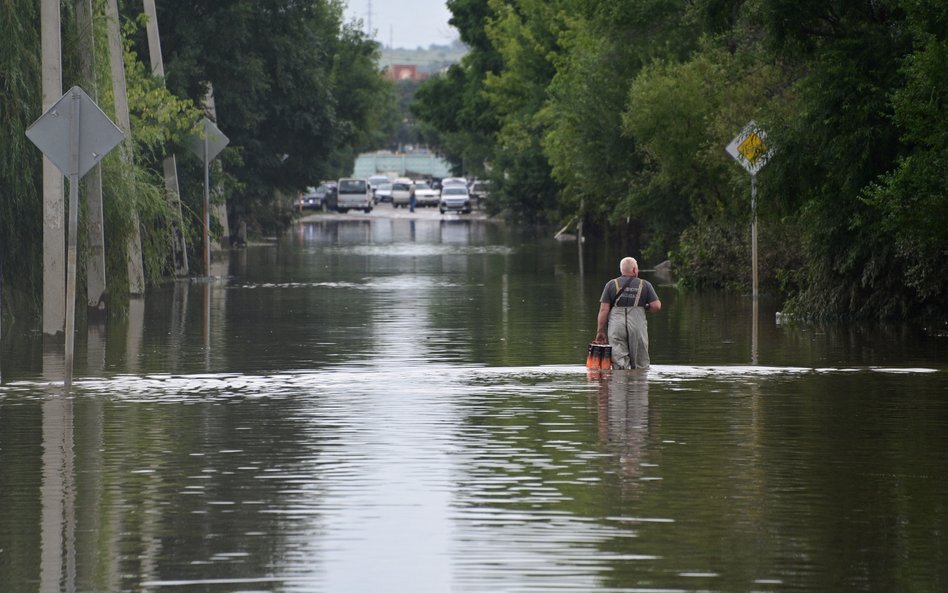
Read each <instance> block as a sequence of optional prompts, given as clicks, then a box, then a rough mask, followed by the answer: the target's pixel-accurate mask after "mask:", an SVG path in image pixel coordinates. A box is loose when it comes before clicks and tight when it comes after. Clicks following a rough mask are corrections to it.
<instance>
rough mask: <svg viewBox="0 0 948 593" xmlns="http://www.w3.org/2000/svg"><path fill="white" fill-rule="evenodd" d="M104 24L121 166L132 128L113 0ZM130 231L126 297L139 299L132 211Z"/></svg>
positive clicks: (140, 272)
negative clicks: (119, 134) (120, 136)
mask: <svg viewBox="0 0 948 593" xmlns="http://www.w3.org/2000/svg"><path fill="white" fill-rule="evenodd" d="M105 12H106V22H107V27H108V35H109V65H110V68H111V70H112V96H113V97H114V100H115V119H116V123H117V124H118V126H119V128H121V129H122V131H123V132H125V141H124V142H122V144H121V145H120V146H119V150H120V151H121V152H120V153H119V158H121V159H122V162H123V163H130V162H131V161H132V154H131V142H132V140H131V137H132V135H131V131H132V124H131V118H130V116H129V112H128V85H127V84H126V82H125V59H124V51H123V48H122V32H121V30H120V29H119V11H118V2H117V1H116V0H107V1H106V3H105ZM131 214H132V230H131V233H130V234H129V237H128V243H127V244H126V246H125V259H126V262H127V269H128V293H129V294H130V295H132V296H138V295H142V294H144V293H145V271H144V266H143V265H142V235H141V226H140V225H139V222H138V210H137V209H132V212H131Z"/></svg>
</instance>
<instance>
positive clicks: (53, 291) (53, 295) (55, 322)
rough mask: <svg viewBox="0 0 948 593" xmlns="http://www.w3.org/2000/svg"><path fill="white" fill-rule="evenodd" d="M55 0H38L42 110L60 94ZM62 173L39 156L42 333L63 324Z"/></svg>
mask: <svg viewBox="0 0 948 593" xmlns="http://www.w3.org/2000/svg"><path fill="white" fill-rule="evenodd" d="M59 27H60V18H59V0H42V2H41V4H40V35H41V42H40V43H41V46H42V48H41V56H42V58H41V59H42V71H43V74H42V81H43V112H44V113H45V112H46V110H47V109H49V108H50V107H52V106H53V104H54V103H56V101H58V100H59V98H60V97H61V96H62V94H63V82H62V49H61V40H60V33H59ZM64 186H65V183H64V180H63V174H62V173H61V172H60V171H59V169H58V168H56V165H54V164H53V163H52V161H50V160H49V159H48V158H47V157H45V156H44V157H43V333H44V334H56V333H59V332H62V331H64V330H65V327H66V229H65V226H64V224H65V216H66V207H65V196H64Z"/></svg>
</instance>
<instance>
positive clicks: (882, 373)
mask: <svg viewBox="0 0 948 593" xmlns="http://www.w3.org/2000/svg"><path fill="white" fill-rule="evenodd" d="M622 255H623V254H620V253H607V252H603V251H602V250H598V251H596V250H594V249H593V248H592V247H587V248H586V252H585V253H583V254H582V255H580V253H579V249H578V246H577V244H576V243H557V242H555V241H553V240H552V239H551V238H550V237H549V234H548V233H534V232H532V231H530V230H523V229H510V228H505V227H503V226H501V225H498V224H495V223H490V222H484V221H476V220H474V221H472V220H463V219H460V220H459V219H456V218H454V217H449V218H446V219H445V220H443V221H441V220H438V219H434V218H431V217H419V219H417V220H409V219H407V218H385V217H383V216H370V217H352V219H351V220H347V221H338V220H335V219H334V218H333V219H330V217H325V218H317V219H316V220H315V221H309V222H303V223H300V224H299V225H297V226H295V227H294V228H293V229H292V231H291V232H290V233H288V234H286V235H285V236H283V237H281V238H279V240H278V241H274V242H273V243H271V244H266V245H255V246H251V247H248V248H247V249H245V250H241V251H238V252H234V253H232V254H231V255H230V256H229V258H228V259H226V260H224V261H220V262H218V263H217V264H216V269H215V271H214V277H213V278H212V279H211V280H210V281H208V282H190V283H188V282H183V283H178V284H176V285H169V286H167V287H164V288H161V289H158V290H154V291H152V292H150V293H149V294H148V296H147V298H145V299H144V300H143V301H141V302H137V303H135V304H134V306H133V307H132V308H131V310H130V312H129V316H128V319H127V320H124V321H121V322H116V321H112V322H109V323H108V324H107V325H87V324H85V323H80V324H79V325H78V328H79V332H78V333H77V338H76V348H77V350H76V356H75V365H74V367H75V372H74V379H73V386H72V390H71V392H70V393H69V394H68V395H64V393H63V388H62V383H63V366H62V365H63V363H62V346H61V345H57V343H56V340H45V341H44V340H43V338H42V337H40V336H39V335H38V334H37V333H36V332H35V331H34V330H33V328H31V327H30V328H24V327H21V325H20V324H15V325H13V326H12V327H4V328H3V334H2V342H0V591H2V592H3V593H20V592H26V593H33V592H40V593H50V592H59V591H64V592H110V593H111V592H119V591H128V592H149V593H164V592H167V593H197V592H202V593H205V592H206V593H225V592H226V593H231V592H242V593H249V592H255V593H259V592H271V593H278V592H279V593H302V592H306V593H310V592H312V593H348V592H353V593H362V592H366V593H375V592H381V591H384V592H405V593H446V592H458V593H460V592H472V593H474V592H477V593H481V592H484V593H486V592H490V593H497V592H509V593H527V592H533V593H548V592H553V593H565V592H582V593H598V592H616V593H618V592H623V593H627V592H628V593H630V592H647V593H662V592H679V591H681V592H699V591H713V592H751V591H760V592H783V591H811V592H828V591H832V592H834V593H839V592H849V591H878V592H886V593H891V592H900V591H906V592H908V591H913V592H914V591H922V592H940V591H948V478H946V475H948V372H946V371H948V364H946V362H948V356H946V354H948V338H946V337H943V336H939V335H938V332H937V331H931V330H929V331H925V329H924V328H907V327H901V326H899V327H877V326H853V325H845V326H843V325H829V326H828V325H820V326H814V325H802V324H801V325H787V324H783V325H778V324H777V323H776V322H775V313H776V310H775V309H776V307H775V306H774V305H773V303H770V302H769V301H767V300H766V299H764V300H762V302H761V303H760V308H759V312H758V319H759V323H758V324H757V328H756V329H757V335H756V336H755V335H754V331H753V330H754V324H753V323H752V307H751V303H750V300H749V299H748V298H747V297H746V296H741V295H724V294H718V293H715V294H702V295H696V294H690V293H686V292H680V291H678V290H677V289H676V288H675V287H674V285H673V279H671V278H666V277H661V276H658V275H655V274H654V273H648V272H646V273H644V274H643V276H645V277H647V278H648V279H650V280H651V281H652V282H653V283H654V284H655V285H656V287H657V291H658V293H659V296H660V297H661V299H662V301H663V303H664V307H663V309H662V311H661V312H660V313H658V314H655V315H650V316H649V324H650V326H649V329H650V337H651V358H652V364H653V366H652V368H651V369H650V370H649V371H647V372H631V371H614V372H610V373H602V374H599V373H588V372H587V371H586V369H585V368H584V366H583V364H584V361H585V353H586V351H585V349H586V345H587V344H588V342H589V341H590V340H591V339H592V337H593V333H594V330H595V315H596V311H597V309H598V297H599V293H600V291H601V289H602V286H603V284H604V283H605V282H606V281H607V280H608V279H609V278H611V277H612V276H614V275H615V273H616V270H617V265H618V259H619V258H620V257H621V256H622ZM59 339H60V340H61V339H62V337H61V336H60V338H59ZM44 342H45V343H44Z"/></svg>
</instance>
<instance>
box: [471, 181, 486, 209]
mask: <svg viewBox="0 0 948 593" xmlns="http://www.w3.org/2000/svg"><path fill="white" fill-rule="evenodd" d="M470 191H471V198H472V199H473V200H474V202H475V203H476V204H477V205H478V206H481V205H483V204H484V202H485V201H486V200H487V196H488V194H490V181H487V180H484V181H474V182H473V183H472V184H471V189H470Z"/></svg>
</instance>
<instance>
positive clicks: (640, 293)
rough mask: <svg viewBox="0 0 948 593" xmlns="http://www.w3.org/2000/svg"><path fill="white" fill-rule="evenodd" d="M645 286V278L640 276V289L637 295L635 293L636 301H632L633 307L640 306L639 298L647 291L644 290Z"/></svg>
mask: <svg viewBox="0 0 948 593" xmlns="http://www.w3.org/2000/svg"><path fill="white" fill-rule="evenodd" d="M644 287H645V280H642V279H641V278H639V291H638V293H636V295H635V302H634V303H632V306H633V307H638V306H639V298H641V297H642V293H643V292H645V291H644V290H642V289H643V288H644Z"/></svg>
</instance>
